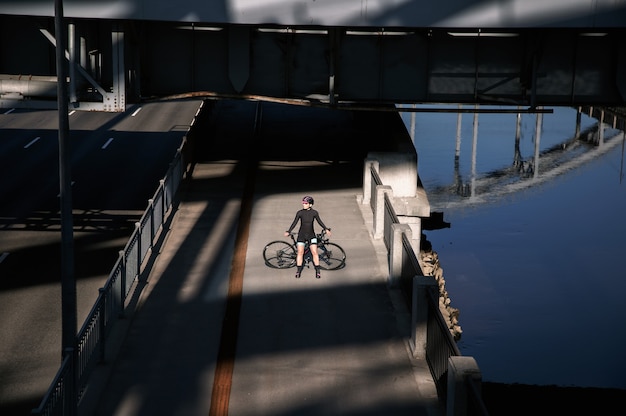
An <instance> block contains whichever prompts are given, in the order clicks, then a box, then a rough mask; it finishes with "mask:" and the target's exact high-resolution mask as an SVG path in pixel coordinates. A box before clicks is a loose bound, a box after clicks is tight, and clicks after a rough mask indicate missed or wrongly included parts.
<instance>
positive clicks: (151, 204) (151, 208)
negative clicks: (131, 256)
mask: <svg viewBox="0 0 626 416" xmlns="http://www.w3.org/2000/svg"><path fill="white" fill-rule="evenodd" d="M146 211H147V212H149V215H150V248H152V244H153V243H154V234H155V232H154V230H155V227H154V199H152V198H150V199H148V208H147V210H146Z"/></svg>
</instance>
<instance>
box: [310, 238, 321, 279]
mask: <svg viewBox="0 0 626 416" xmlns="http://www.w3.org/2000/svg"><path fill="white" fill-rule="evenodd" d="M309 248H310V249H311V257H312V258H313V265H314V266H315V277H316V278H318V279H319V278H320V256H319V254H318V253H317V244H311V245H310V246H309Z"/></svg>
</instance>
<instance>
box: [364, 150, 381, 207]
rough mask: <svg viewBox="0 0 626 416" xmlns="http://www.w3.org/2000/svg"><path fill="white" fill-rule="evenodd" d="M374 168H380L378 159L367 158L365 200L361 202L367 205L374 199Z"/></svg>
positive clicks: (365, 165)
mask: <svg viewBox="0 0 626 416" xmlns="http://www.w3.org/2000/svg"><path fill="white" fill-rule="evenodd" d="M372 169H376V170H378V161H377V160H373V159H365V163H364V165H363V200H362V201H361V204H363V205H367V204H369V203H370V200H371V199H372Z"/></svg>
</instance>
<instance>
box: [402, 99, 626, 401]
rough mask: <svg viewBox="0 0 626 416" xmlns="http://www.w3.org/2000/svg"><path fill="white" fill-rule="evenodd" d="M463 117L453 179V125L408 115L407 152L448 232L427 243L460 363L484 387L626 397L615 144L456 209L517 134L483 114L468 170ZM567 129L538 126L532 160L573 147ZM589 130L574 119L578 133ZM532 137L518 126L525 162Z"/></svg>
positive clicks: (561, 114) (530, 120) (624, 280)
mask: <svg viewBox="0 0 626 416" xmlns="http://www.w3.org/2000/svg"><path fill="white" fill-rule="evenodd" d="M462 117H463V119H462V130H461V152H460V157H459V162H458V166H457V167H456V168H455V163H454V154H455V146H456V124H457V116H456V114H449V113H443V114H442V113H437V114H433V113H416V114H415V140H414V143H415V147H416V149H417V151H418V171H419V174H420V177H421V179H422V181H423V183H424V186H425V188H426V191H427V192H428V195H429V200H430V202H431V209H432V210H433V211H443V212H444V219H445V220H446V221H448V222H450V223H451V226H450V228H443V229H440V230H431V231H425V232H424V233H425V234H426V236H427V238H428V240H429V241H430V242H431V243H432V245H433V249H434V250H435V251H436V252H438V254H439V258H440V261H441V264H442V267H443V272H444V278H445V279H446V289H447V290H448V292H449V294H450V298H451V300H452V306H453V307H455V308H458V309H459V310H460V322H459V323H460V325H461V328H462V329H463V335H462V338H461V340H460V342H459V348H460V349H461V352H462V353H463V355H466V356H473V357H474V358H475V359H476V361H477V362H478V365H479V366H480V368H481V371H482V375H483V380H484V381H491V382H497V383H522V384H537V385H558V386H581V387H600V388H622V389H626V355H625V354H624V353H623V351H624V345H625V343H626V331H624V330H623V328H622V326H623V323H624V321H625V320H626V308H624V306H623V305H624V300H625V298H626V271H625V270H624V263H625V262H624V257H625V255H626V219H625V218H624V214H625V213H626V180H624V178H623V176H624V175H623V173H622V172H621V170H622V164H623V162H622V157H623V147H622V146H623V139H622V137H623V136H621V137H617V138H615V139H612V140H607V141H606V143H605V144H604V146H602V147H601V148H600V149H598V148H593V149H591V148H587V147H585V148H584V149H582V150H581V149H575V150H573V151H571V152H564V153H566V154H564V155H559V156H558V157H557V158H556V161H552V162H550V163H548V164H547V165H546V166H543V165H542V164H540V166H539V172H542V170H543V172H544V173H543V174H540V175H539V177H538V178H536V179H535V180H534V181H533V180H532V179H527V180H525V181H520V180H519V179H518V178H516V177H515V175H512V176H511V175H509V176H508V177H505V178H498V179H497V180H496V181H495V183H493V184H492V185H491V186H490V187H486V188H485V189H486V192H487V193H484V194H481V193H479V192H476V193H475V195H474V196H473V197H472V196H466V197H460V196H458V195H456V194H455V189H456V187H455V186H454V183H455V181H456V182H459V181H461V182H463V183H472V170H474V171H475V177H476V179H475V182H480V181H481V180H483V178H484V176H485V175H487V174H488V173H489V172H492V171H494V170H502V169H504V168H508V167H510V166H511V165H512V163H513V156H514V153H515V152H514V143H515V125H516V115H514V114H480V115H479V128H478V144H477V153H476V154H477V157H476V163H475V166H476V167H475V168H474V169H472V167H471V166H472V161H471V154H472V137H473V114H463V116H462ZM403 119H404V120H405V124H406V125H407V128H410V126H411V114H409V113H404V114H403ZM575 121H576V112H575V110H573V109H569V108H555V109H554V113H553V114H544V115H543V127H542V131H541V140H540V144H541V146H540V151H541V152H545V151H547V149H550V148H552V147H554V146H557V147H558V145H559V144H560V143H563V142H565V141H567V140H568V139H570V138H571V137H573V135H574V132H575ZM594 124H595V120H593V119H590V118H588V117H586V116H583V118H582V128H583V129H585V128H587V127H590V126H592V125H594ZM535 125H536V115H534V114H524V115H523V116H522V134H521V140H520V153H521V155H522V157H523V158H524V159H525V160H532V158H533V154H534V142H535V139H536V137H535ZM617 133H620V132H616V131H609V132H607V137H608V136H609V135H615V134H617ZM520 184H523V185H524V186H520Z"/></svg>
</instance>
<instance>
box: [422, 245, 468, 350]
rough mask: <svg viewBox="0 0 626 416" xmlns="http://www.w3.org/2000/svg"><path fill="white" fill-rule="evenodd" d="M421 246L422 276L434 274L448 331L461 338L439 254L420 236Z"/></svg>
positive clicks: (457, 314) (456, 311) (455, 310)
mask: <svg viewBox="0 0 626 416" xmlns="http://www.w3.org/2000/svg"><path fill="white" fill-rule="evenodd" d="M422 238H423V240H422V248H421V250H420V255H419V258H418V260H419V263H420V267H421V268H422V272H423V273H424V276H434V277H435V280H436V281H437V285H438V286H439V309H440V310H441V314H442V315H443V317H444V319H445V320H446V323H447V324H448V328H449V329H450V333H451V334H452V336H453V337H454V339H455V340H456V341H458V340H459V339H461V334H462V332H463V331H462V330H461V326H460V325H459V310H458V309H456V308H453V307H452V306H451V304H452V301H451V300H450V296H448V291H447V290H446V280H445V279H444V277H443V268H442V267H441V265H440V264H439V256H438V255H437V253H436V252H435V251H433V249H432V245H431V244H430V242H428V240H425V239H424V236H422Z"/></svg>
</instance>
